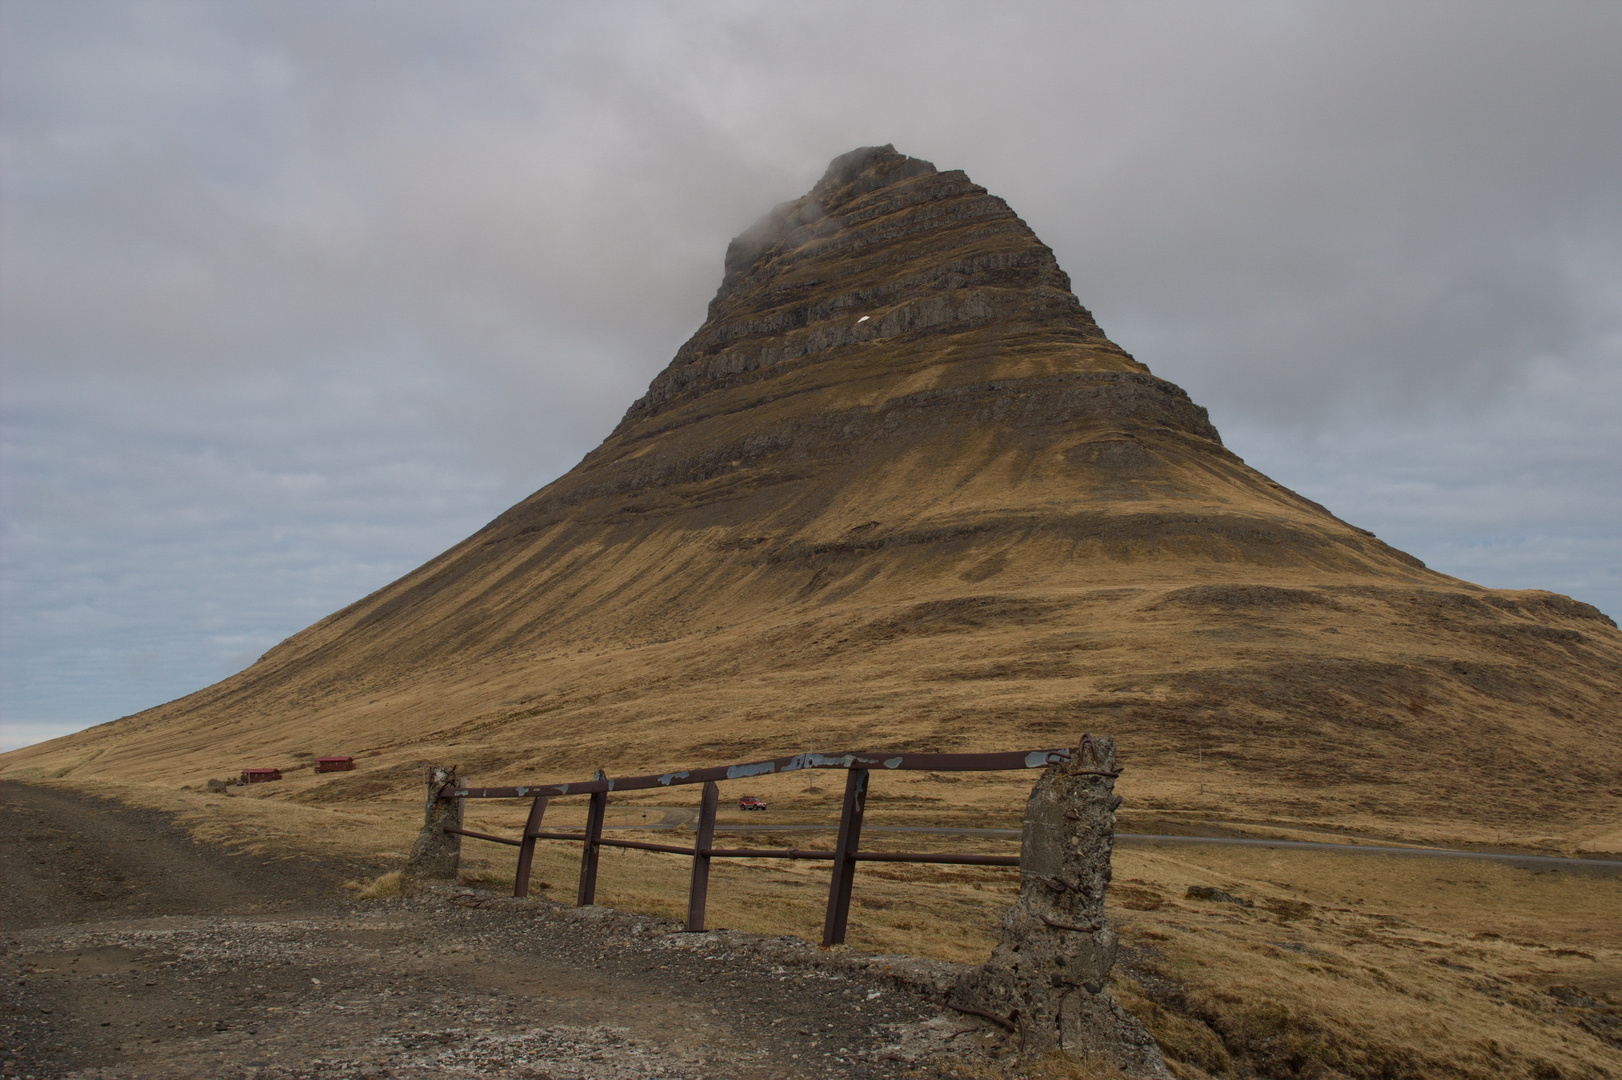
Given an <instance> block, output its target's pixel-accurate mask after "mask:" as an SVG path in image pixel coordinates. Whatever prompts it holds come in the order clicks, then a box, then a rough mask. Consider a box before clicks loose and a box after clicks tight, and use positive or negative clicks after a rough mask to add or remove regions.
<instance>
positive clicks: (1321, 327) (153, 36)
mask: <svg viewBox="0 0 1622 1080" xmlns="http://www.w3.org/2000/svg"><path fill="white" fill-rule="evenodd" d="M1619 45H1622V4H1617V3H1604V4H1593V5H1585V4H1581V3H1562V4H1547V3H1527V4H1518V5H1493V4H1490V3H1484V2H1480V0H1471V2H1469V3H1461V4H1440V3H1437V4H1425V3H1406V2H1405V3H1392V4H1378V3H1369V2H1357V3H1348V4H1334V3H1310V4H1292V3H1283V2H1270V3H1256V4H1243V3H1223V4H1210V3H1195V2H1188V3H1174V4H1155V3H1145V2H1141V0H1132V2H1130V3H1119V4H1083V3H1062V4H1051V5H1044V4H1026V5H1020V4H1010V3H998V4H989V3H979V4H958V5H954V4H950V3H932V4H918V3H903V4H890V5H886V4H875V3H873V2H872V0H863V2H861V3H852V4H839V3H808V4H798V5H788V4H782V3H747V2H734V3H717V4H710V5H705V4H700V3H688V2H683V3H680V4H677V3H668V4H646V5H644V4H605V3H591V4H586V3H581V4H553V5H545V4H540V3H530V2H525V3H518V4H504V3H499V2H494V0H481V2H480V3H477V4H453V3H450V2H444V3H436V4H410V3H404V2H400V0H392V2H390V3H387V4H375V3H360V2H358V0H356V2H350V3H331V2H328V0H321V2H319V3H297V2H292V0H275V2H258V3H255V2H242V3H224V2H217V3H208V4H178V3H177V4H167V3H159V2H155V0H142V2H139V3H131V4H112V3H94V2H88V0H79V2H76V3H71V4H64V3H61V2H59V0H45V2H40V3H24V2H19V0H0V137H3V144H0V170H3V173H0V275H3V276H0V363H3V367H0V407H3V414H0V424H3V443H0V529H3V532H0V584H3V590H4V591H3V593H0V723H3V728H0V749H5V748H9V747H12V746H17V745H21V744H25V743H28V742H32V741H35V740H37V739H41V738H47V737H50V736H53V735H57V734H62V733H65V732H68V731H72V730H75V729H77V728H79V727H83V726H85V725H88V724H93V723H99V722H101V721H104V720H108V719H111V718H113V717H116V716H119V715H122V714H126V713H131V712H135V711H137V710H139V709H142V708H146V707H148V706H151V705H155V704H158V703H160V702H162V701H165V700H168V699H170V698H173V697H177V696H179V695H181V694H184V693H187V692H189V691H191V690H194V689H197V688H199V687H201V686H204V685H206V684H208V683H211V682H213V681H215V680H217V679H220V678H222V677H224V676H226V675H228V674H230V673H232V672H233V671H236V670H238V669H240V668H242V667H243V666H245V665H246V664H248V663H249V662H251V661H252V660H253V659H254V658H255V657H257V656H258V655H259V654H260V653H262V652H263V651H264V650H265V649H267V648H269V647H270V646H271V645H273V644H275V643H276V642H277V641H279V640H281V639H282V638H285V637H286V636H288V635H289V634H291V633H294V632H295V631H297V630H299V629H301V628H302V627H304V626H306V625H308V624H309V623H311V622H313V621H315V620H316V619H318V618H320V617H321V616H323V615H326V614H328V613H329V612H331V611H333V610H336V609H337V608H339V607H341V606H343V605H345V604H347V603H349V602H351V601H353V600H355V599H357V598H359V597H360V596H362V595H364V594H366V593H368V592H370V591H371V590H373V589H375V588H377V587H379V586H381V585H383V584H385V583H387V582H388V581H390V580H392V579H394V578H395V577H397V576H399V575H400V574H402V573H404V572H406V571H408V570H410V569H411V568H412V567H414V566H416V565H418V564H420V563H421V562H423V561H425V560H426V559H428V558H430V557H431V556H433V555H434V554H436V553H438V552H439V551H441V550H443V549H444V548H446V547H448V546H450V545H451V544H453V543H454V542H456V541H457V540H459V539H461V538H462V537H464V536H466V535H467V534H468V533H470V532H472V531H473V530H474V529H476V528H478V527H479V526H480V525H482V524H483V523H484V522H486V521H487V520H489V519H490V518H491V517H493V516H495V515H496V514H497V513H498V512H500V511H501V510H502V509H504V508H505V507H507V506H508V505H510V504H512V503H513V502H515V501H517V500H518V499H520V498H522V497H523V496H525V495H527V494H528V493H530V492H531V491H533V490H535V489H536V488H538V487H540V486H541V485H543V484H544V483H546V482H547V481H549V480H551V479H552V478H554V477H555V476H557V475H558V474H560V473H561V472H563V471H565V470H567V469H568V468H569V467H571V466H572V465H573V464H574V463H575V462H576V461H577V460H578V459H579V458H580V456H581V455H582V454H584V453H585V452H586V451H587V450H589V449H590V448H591V447H592V446H594V445H595V444H596V443H597V442H598V441H600V440H601V439H602V438H603V436H604V435H606V434H607V432H608V431H609V429H610V428H611V427H612V426H613V425H614V423H615V422H616V421H617V420H618V419H619V417H620V415H621V414H622V413H623V412H624V410H625V408H626V406H627V405H629V404H630V402H631V401H632V400H634V399H635V398H636V397H637V396H639V395H640V394H641V393H642V391H643V390H644V389H645V387H646V385H647V383H648V381H649V379H651V378H652V377H653V375H654V374H655V373H657V372H658V371H659V370H660V369H661V368H663V367H664V366H665V364H666V363H668V361H669V359H670V357H671V355H672V354H673V353H674V352H675V349H676V347H677V346H678V345H679V344H680V343H681V342H682V341H683V340H684V339H685V338H686V337H687V336H688V335H689V334H690V333H691V332H692V331H693V330H694V329H695V328H696V327H697V325H698V324H699V322H700V321H701V320H702V318H703V315H704V308H705V304H706V303H707V301H708V299H709V297H710V295H711V294H712V293H713V291H714V290H715V288H716V286H717V285H718V284H719V283H720V278H721V257H722V253H723V251H724V250H725V247H726V243H727V240H728V239H729V238H730V237H732V236H733V235H734V234H736V233H737V232H739V231H740V230H741V229H742V228H744V227H745V226H747V225H748V224H749V223H750V222H751V221H753V220H754V219H755V218H756V217H758V216H759V215H760V214H761V213H763V212H764V211H765V210H766V209H767V208H769V207H770V206H771V205H773V204H774V203H777V202H780V201H783V200H786V199H790V198H793V197H795V196H798V195H799V194H801V193H803V192H804V191H805V190H806V189H807V188H808V187H810V185H811V184H812V183H813V182H815V180H816V179H817V177H818V176H820V175H821V173H822V171H823V169H824V168H825V167H826V164H827V162H828V159H829V158H831V157H833V156H834V155H836V154H839V153H841V152H843V151H846V150H849V149H851V148H853V147H856V146H860V145H866V144H874V143H885V142H893V143H895V145H896V146H897V148H898V149H900V150H902V151H904V152H906V153H909V154H912V155H914V156H917V157H922V158H927V159H929V160H931V161H934V162H935V163H936V164H937V165H938V166H939V167H941V168H943V169H950V168H961V169H964V170H965V171H967V172H968V174H969V175H970V176H971V177H972V178H973V179H974V180H976V181H978V182H979V183H981V184H984V185H985V186H986V187H988V188H989V189H990V190H991V191H993V192H995V193H996V194H999V195H1001V196H1003V197H1004V198H1006V199H1007V200H1008V201H1009V203H1010V204H1011V205H1012V206H1013V207H1014V209H1015V210H1016V211H1017V212H1018V213H1020V214H1021V215H1022V216H1023V217H1024V218H1025V219H1026V220H1027V221H1028V222H1029V223H1030V224H1031V226H1032V227H1033V228H1034V229H1035V230H1036V232H1037V234H1038V235H1039V236H1040V237H1042V239H1043V240H1045V241H1046V242H1047V243H1048V244H1050V245H1051V246H1052V247H1053V248H1054V250H1055V251H1056V252H1057V254H1058V258H1059V262H1060V264H1061V265H1062V266H1063V267H1064V268H1065V269H1066V270H1067V271H1069V273H1070V275H1071V278H1072V280H1073V282H1074V284H1075V288H1076V292H1077V294H1078V295H1079V296H1080V297H1081V300H1082V303H1084V304H1086V305H1087V306H1088V307H1089V308H1091V309H1092V310H1093V311H1094V313H1095V314H1096V315H1097V317H1098V321H1099V323H1100V324H1101V325H1102V326H1103V327H1104V329H1105V331H1106V332H1107V333H1108V334H1109V335H1110V336H1111V337H1112V338H1113V339H1114V340H1115V341H1117V342H1118V343H1120V344H1121V345H1122V346H1123V347H1125V348H1126V349H1127V350H1128V351H1130V352H1132V353H1133V354H1134V355H1136V356H1137V357H1138V359H1140V360H1142V361H1144V362H1145V363H1147V364H1148V365H1149V366H1150V368H1151V369H1152V370H1153V371H1154V372H1155V373H1157V374H1159V375H1161V376H1163V377H1165V378H1168V379H1171V380H1173V381H1174V382H1177V383H1179V384H1181V385H1182V386H1183V387H1185V388H1186V389H1187V390H1188V391H1189V393H1190V394H1192V395H1193V397H1194V399H1195V400H1196V401H1198V402H1200V403H1201V404H1203V405H1205V406H1207V407H1208V408H1209V409H1210V411H1211V416H1212V419H1213V421H1214V422H1215V423H1216V425H1217V427H1218V428H1219V429H1220V430H1221V431H1222V433H1223V436H1224V439H1225V440H1226V441H1227V443H1228V445H1229V446H1231V447H1232V448H1233V449H1234V450H1235V451H1236V452H1237V453H1239V454H1240V455H1241V456H1242V457H1244V458H1245V459H1246V460H1248V461H1249V462H1250V463H1251V464H1253V465H1255V466H1257V467H1258V468H1260V469H1262V470H1263V471H1264V472H1267V473H1269V474H1270V475H1272V476H1273V477H1274V478H1275V479H1277V480H1279V481H1280V482H1281V483H1284V484H1286V485H1288V486H1290V487H1293V488H1294V489H1296V490H1298V491H1300V492H1302V493H1304V494H1306V495H1307V496H1309V497H1311V498H1313V499H1316V500H1318V501H1319V502H1322V503H1324V504H1325V505H1327V506H1328V507H1329V508H1330V509H1332V510H1333V511H1335V512H1336V513H1337V514H1339V515H1340V516H1342V517H1344V518H1346V519H1348V520H1350V521H1352V522H1354V523H1356V524H1358V525H1361V526H1364V527H1366V528H1370V529H1373V530H1374V531H1375V532H1376V533H1378V534H1379V535H1380V536H1381V537H1382V538H1384V539H1386V540H1387V541H1389V542H1391V543H1393V544H1395V545H1397V546H1398V547H1401V548H1403V549H1405V550H1407V551H1410V552H1412V553H1413V554H1415V555H1417V556H1419V557H1420V558H1422V559H1424V560H1425V561H1426V562H1427V563H1429V564H1430V565H1432V566H1434V567H1436V568H1438V569H1440V570H1443V571H1445V572H1447V573H1450V574H1456V575H1459V576H1461V577H1464V578H1468V579H1470V580H1472V581H1476V582H1479V583H1481V584H1484V585H1491V586H1500V587H1507V588H1527V587H1540V588H1549V589H1555V590H1558V591H1560V592H1565V593H1569V594H1571V595H1573V596H1576V597H1578V598H1579V599H1582V600H1586V601H1588V602H1590V603H1594V604H1597V605H1598V606H1599V607H1601V608H1602V609H1603V610H1605V611H1606V612H1607V613H1609V614H1611V615H1612V616H1622V528H1619V525H1622V467H1619V462H1622V424H1619V423H1618V416H1619V413H1622V63H1619V62H1618V55H1619Z"/></svg>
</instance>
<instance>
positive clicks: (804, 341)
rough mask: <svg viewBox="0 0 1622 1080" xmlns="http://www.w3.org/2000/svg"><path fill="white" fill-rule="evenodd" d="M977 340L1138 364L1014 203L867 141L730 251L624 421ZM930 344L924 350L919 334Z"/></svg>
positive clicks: (1109, 365)
mask: <svg viewBox="0 0 1622 1080" xmlns="http://www.w3.org/2000/svg"><path fill="white" fill-rule="evenodd" d="M965 335H973V339H974V346H975V348H976V350H977V351H978V352H979V353H981V354H984V352H985V350H986V348H987V347H997V346H999V345H1015V344H1018V345H1020V346H1022V347H1025V348H1029V347H1031V346H1033V345H1035V346H1040V347H1045V348H1050V349H1051V348H1055V347H1060V346H1064V345H1070V346H1075V347H1078V348H1075V349H1072V350H1071V352H1072V353H1073V355H1072V356H1071V361H1072V363H1073V365H1074V366H1075V367H1076V368H1077V369H1078V370H1081V369H1089V368H1090V369H1097V370H1121V371H1142V370H1144V369H1143V368H1142V366H1141V365H1139V364H1137V363H1135V362H1134V361H1132V360H1131V358H1130V357H1128V356H1127V355H1126V354H1125V353H1124V352H1123V351H1122V350H1120V349H1119V348H1117V347H1116V346H1114V345H1113V344H1111V343H1110V342H1109V340H1108V339H1107V338H1105V337H1104V334H1103V332H1102V331H1101V330H1099V328H1098V324H1097V323H1095V322H1094V321H1093V317H1092V315H1091V314H1089V313H1088V311H1087V310H1086V309H1085V308H1083V307H1082V306H1081V303H1080V302H1079V301H1078V300H1077V299H1076V297H1075V295H1074V294H1073V293H1072V292H1071V291H1070V279H1069V278H1068V277H1067V276H1066V275H1065V273H1064V271H1063V270H1061V269H1059V264H1058V262H1057V261H1056V260H1055V259H1054V257H1053V252H1052V251H1051V250H1050V249H1049V248H1048V247H1047V245H1045V244H1043V243H1042V242H1041V241H1040V240H1039V239H1037V237H1036V234H1035V233H1033V232H1032V231H1031V229H1030V227H1029V226H1027V225H1026V224H1025V222H1024V221H1022V220H1020V218H1019V216H1018V215H1016V214H1015V213H1014V212H1013V211H1012V210H1011V209H1009V207H1008V204H1007V203H1005V202H1003V201H1002V200H1001V199H999V198H997V197H996V196H994V195H991V194H988V193H987V192H986V190H985V189H984V188H982V187H980V186H979V185H978V184H975V183H974V182H972V181H971V180H970V179H969V178H968V177H967V176H965V175H964V174H963V173H962V172H959V171H955V170H954V171H950V172H941V171H939V170H937V169H936V168H935V166H934V165H932V164H931V163H929V162H927V161H921V160H919V159H917V158H911V157H907V156H906V155H904V154H900V153H897V152H896V150H895V148H894V147H892V146H869V147H862V148H861V149H859V150H853V151H851V152H850V153H848V154H843V155H841V156H840V157H837V158H835V159H834V160H833V163H832V164H831V165H829V167H828V171H827V172H826V173H825V174H824V175H823V177H822V179H821V180H819V181H818V182H817V184H816V186H815V187H813V188H812V189H811V190H810V191H809V192H808V193H806V194H805V195H803V196H801V197H800V198H798V199H795V200H793V201H791V202H786V203H783V204H781V205H779V206H777V207H776V208H774V209H773V210H772V211H771V212H769V213H768V214H766V215H765V216H764V217H762V218H761V219H760V220H759V221H757V222H755V224H753V225H751V226H750V227H749V228H748V229H745V230H744V231H743V232H742V233H741V234H739V236H738V237H737V238H736V239H734V240H733V241H732V243H731V244H730V245H728V247H727V252H726V259H725V276H724V278H723V280H722V283H721V287H720V289H719V290H718V291H717V292H716V295H715V299H714V300H712V301H711V302H710V307H709V314H708V317H707V318H706V319H705V321H704V325H703V326H701V327H699V329H698V331H697V332H696V333H694V334H693V336H692V337H691V338H690V339H689V340H688V341H687V343H686V344H685V345H683V346H682V347H681V349H680V350H679V351H678V352H677V354H676V357H675V359H674V360H673V361H672V362H671V363H670V366H669V367H667V368H666V369H665V370H664V371H663V372H662V373H661V374H660V375H659V376H658V377H657V378H656V379H654V381H653V384H652V385H651V386H650V387H649V388H648V393H647V394H646V395H645V396H644V397H643V398H642V399H641V400H640V401H638V402H637V403H636V404H635V405H633V406H632V408H631V410H630V412H629V413H628V414H627V416H626V420H627V421H635V420H640V419H644V418H646V417H649V416H653V415H657V414H659V413H662V412H665V411H667V410H669V409H670V408H671V407H673V405H674V404H675V403H678V402H680V401H684V400H688V399H690V398H692V397H694V396H698V395H702V394H707V393H711V392H713V391H716V390H719V389H725V388H727V387H730V386H735V385H737V384H739V383H740V382H745V381H749V382H752V381H757V380H760V379H767V378H773V377H776V376H779V375H783V374H787V373H790V372H792V371H794V370H796V369H797V368H799V367H801V366H803V365H805V364H807V363H819V364H822V363H839V362H842V361H845V360H850V359H854V358H859V356H860V350H861V347H862V346H866V345H871V344H873V343H888V344H901V343H910V344H913V345H917V346H922V347H924V348H927V349H929V350H931V351H932V352H933V353H934V354H936V357H937V359H938V360H940V361H941V362H945V363H950V362H952V361H953V360H954V359H957V360H961V359H962V356H961V355H960V353H959V351H958V350H957V349H955V348H954V347H953V346H955V345H961V344H966V343H967V342H968V338H967V337H966V336H965ZM926 342H927V344H926Z"/></svg>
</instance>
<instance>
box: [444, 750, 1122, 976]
mask: <svg viewBox="0 0 1622 1080" xmlns="http://www.w3.org/2000/svg"><path fill="white" fill-rule="evenodd" d="M1085 741H1086V740H1085V739H1084V740H1083V743H1084V744H1085ZM1078 752H1079V751H1078V750H1068V749H1066V750H1032V751H1028V752H1027V751H1011V752H1004V753H993V754H880V753H860V754H798V755H796V756H794V757H784V758H774V759H772V760H770V761H755V762H749V763H746V764H741V765H720V766H715V767H713V768H706V769H683V770H680V771H677V772H668V773H663V774H661V775H654V776H628V777H608V776H605V775H604V774H603V772H602V771H601V770H598V772H597V775H596V776H595V777H593V778H592V779H590V780H585V781H581V782H579V783H573V784H542V785H527V786H522V787H466V786H462V785H459V784H457V783H456V782H454V781H452V782H451V783H447V784H445V785H444V786H443V787H441V788H440V789H439V791H438V792H437V798H438V799H445V800H449V799H526V798H527V799H531V800H533V801H532V802H531V803H530V809H529V818H528V820H527V821H526V822H525V823H524V831H523V835H522V836H521V837H520V838H519V839H516V840H514V839H512V838H510V837H505V836H492V835H490V834H489V833H482V832H474V831H473V830H470V829H463V828H460V827H459V826H455V825H444V826H442V829H443V831H444V832H446V833H453V834H456V835H459V836H467V837H472V838H473V839H475V840H487V841H490V842H492V843H497V844H509V845H511V846H513V847H516V848H518V869H517V873H516V874H515V875H514V882H513V895H514V896H520V897H521V896H526V895H528V893H529V878H530V865H531V863H532V861H533V859H534V856H535V843H536V841H538V840H567V841H574V842H576V843H581V844H584V848H583V850H582V853H581V859H580V886H579V890H578V893H577V895H576V898H575V899H576V903H577V904H579V905H580V906H585V905H588V904H591V903H594V902H595V900H596V895H597V856H598V852H599V851H600V850H601V849H602V848H604V847H617V848H630V849H634V850H637V851H657V852H665V853H668V854H671V855H685V856H688V857H689V858H691V859H692V860H693V873H692V881H691V884H690V886H689V889H688V897H687V929H688V930H692V931H701V930H703V929H704V906H705V901H706V899H707V897H708V893H709V877H710V862H711V860H713V859H825V860H829V861H831V862H832V863H833V876H832V880H831V881H830V883H829V888H828V909H827V913H826V915H825V916H824V919H823V924H822V943H823V944H824V945H837V944H840V943H841V942H843V941H844V940H845V926H846V923H847V922H848V920H849V917H850V894H851V886H852V885H853V883H854V881H855V877H856V864H857V863H859V862H908V863H937V864H949V865H959V866H1018V865H1019V856H1017V855H972V854H971V855H954V854H950V853H947V852H912V851H863V850H861V838H862V816H863V811H864V808H865V806H866V803H867V786H868V775H869V773H871V772H874V771H884V770H892V769H893V770H901V771H909V770H911V771H917V770H922V771H927V772H1011V771H1014V770H1019V769H1041V768H1045V767H1047V766H1049V765H1056V764H1059V763H1061V762H1068V761H1070V760H1071V758H1072V757H1074V756H1075V755H1076V754H1077V753H1078ZM1078 764H1079V762H1078ZM801 769H844V770H846V777H845V797H844V803H843V805H842V807H841V809H840V813H839V835H838V840H837V841H836V843H835V845H834V850H832V851H800V850H793V849H782V848H718V847H715V812H716V808H717V806H718V805H719V804H720V788H719V787H718V783H719V782H722V781H727V780H742V779H746V778H749V777H755V776H764V775H768V774H771V773H785V772H796V771H798V770H801ZM1080 772H1081V773H1086V772H1087V770H1080ZM1096 775H1105V776H1114V775H1115V774H1114V773H1112V772H1101V773H1097V774H1096ZM684 784H702V785H703V791H702V795H701V797H700V800H699V814H698V828H697V835H696V837H695V839H694V843H693V846H692V847H678V846H677V845H674V844H655V843H649V842H646V841H641V840H615V839H610V838H605V837H604V836H603V821H604V818H605V817H606V814H607V808H608V793H609V792H611V791H637V790H647V789H651V788H669V787H677V786H680V785H684ZM571 795H586V796H589V798H590V802H589V804H588V807H587V811H586V826H585V831H583V832H557V831H546V830H543V829H542V828H541V824H542V819H543V817H544V816H545V814H546V807H547V804H548V802H549V801H550V800H552V799H556V798H561V797H564V796H571ZM430 820H433V818H432V815H430ZM454 820H456V821H458V822H460V820H461V818H460V815H457V816H456V818H455V819H454Z"/></svg>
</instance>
